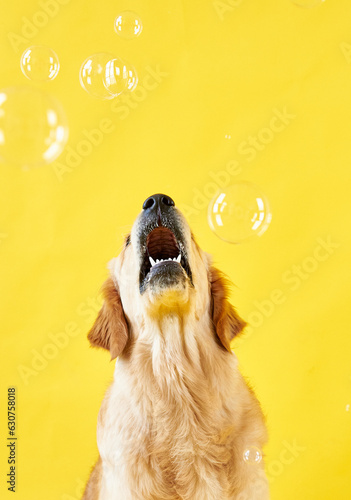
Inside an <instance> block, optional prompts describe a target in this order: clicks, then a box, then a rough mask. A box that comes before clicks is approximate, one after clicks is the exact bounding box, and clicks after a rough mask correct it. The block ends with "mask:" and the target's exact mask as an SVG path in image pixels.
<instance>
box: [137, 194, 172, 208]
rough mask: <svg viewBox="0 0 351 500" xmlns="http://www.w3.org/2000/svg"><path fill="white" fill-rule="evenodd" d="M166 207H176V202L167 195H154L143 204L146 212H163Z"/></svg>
mask: <svg viewBox="0 0 351 500" xmlns="http://www.w3.org/2000/svg"><path fill="white" fill-rule="evenodd" d="M165 207H174V201H173V200H172V198H170V197H169V196H167V195H166V194H153V195H152V196H149V198H147V199H146V200H145V201H144V203H143V209H144V210H147V209H148V208H156V209H157V208H160V209H161V210H162V208H165Z"/></svg>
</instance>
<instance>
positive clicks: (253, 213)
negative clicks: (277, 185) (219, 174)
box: [208, 181, 272, 243]
mask: <svg viewBox="0 0 351 500" xmlns="http://www.w3.org/2000/svg"><path fill="white" fill-rule="evenodd" d="M271 219H272V215H271V212H270V208H269V203H268V200H267V198H266V196H265V195H264V194H263V193H262V191H261V190H260V188H258V187H257V186H255V185H254V184H252V183H250V182H244V181H241V182H236V183H235V184H232V185H231V186H227V187H225V188H223V189H222V190H221V191H220V192H218V194H217V195H216V196H215V197H214V198H213V199H212V200H211V202H210V204H209V207H208V222H209V225H210V228H211V229H212V231H214V233H215V234H216V235H217V236H218V237H219V238H221V239H222V240H224V241H227V242H229V243H241V242H242V241H245V240H247V239H249V238H251V237H253V236H261V235H262V234H263V233H264V232H265V231H266V230H267V228H268V226H269V224H270V222H271Z"/></svg>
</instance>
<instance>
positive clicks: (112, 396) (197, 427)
mask: <svg viewBox="0 0 351 500" xmlns="http://www.w3.org/2000/svg"><path fill="white" fill-rule="evenodd" d="M183 225H184V231H186V232H187V240H188V244H189V249H190V250H189V255H190V257H189V258H190V263H191V268H192V272H193V280H194V287H189V286H187V287H176V286H175V287H173V288H172V289H170V290H163V291H162V293H161V292H160V293H156V292H155V293H151V291H148V292H147V293H144V294H143V295H141V294H140V293H139V289H138V264H137V254H136V250H135V247H136V245H137V239H136V235H135V234H134V233H135V232H134V229H133V230H132V234H131V243H130V244H129V245H127V246H126V247H125V248H124V249H123V251H122V253H121V254H120V255H119V257H117V258H116V259H114V260H113V262H112V264H111V276H110V277H109V278H108V280H107V281H106V283H105V285H104V289H103V290H104V299H105V301H104V305H103V307H102V309H101V311H100V313H99V315H98V317H97V319H96V322H95V324H94V325H93V327H92V329H91V331H90V333H89V336H88V338H89V340H90V342H91V344H92V345H94V346H99V347H102V348H105V349H108V350H109V351H110V353H111V358H112V359H114V358H116V357H118V359H117V361H116V368H115V376H114V381H113V383H112V385H111V387H110V388H109V389H108V391H107V394H106V396H105V399H104V401H103V403H102V406H101V410H100V413H99V417H98V429H97V440H98V448H99V452H100V457H99V460H98V462H97V464H96V466H95V468H94V470H93V472H92V474H91V476H90V479H89V481H88V484H87V487H86V490H85V493H84V495H83V500H268V498H269V494H268V485H267V480H266V477H265V474H264V471H263V461H262V462H261V463H259V464H248V463H246V462H245V461H244V460H243V454H244V451H245V450H246V449H248V448H250V447H252V446H255V447H258V448H260V449H262V447H263V445H264V443H265V441H266V429H265V425H264V421H263V417H262V412H261V409H260V406H259V403H258V401H257V399H256V397H255V396H254V394H253V392H252V391H251V390H250V389H249V388H248V386H247V385H246V383H245V381H244V380H243V378H242V376H241V374H240V373H239V370H238V367H237V359H236V357H235V355H234V353H233V352H232V351H231V348H230V341H231V340H232V339H233V338H234V337H235V336H236V335H237V334H239V333H240V331H241V330H242V329H243V327H244V326H245V322H244V321H243V320H242V319H240V317H239V316H238V314H237V313H236V311H235V309H234V308H233V307H232V306H231V305H230V304H229V302H228V300H227V283H226V281H225V279H224V278H223V276H222V275H221V273H220V272H219V271H218V270H216V269H215V268H214V267H213V266H212V265H211V262H210V258H209V256H208V254H206V253H205V252H203V251H202V250H201V249H200V248H199V247H198V245H197V244H196V242H195V240H194V238H193V237H192V235H191V233H190V230H189V229H188V226H187V224H186V222H185V221H184V222H183ZM133 247H134V248H133Z"/></svg>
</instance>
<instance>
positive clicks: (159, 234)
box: [140, 226, 191, 291]
mask: <svg viewBox="0 0 351 500" xmlns="http://www.w3.org/2000/svg"><path fill="white" fill-rule="evenodd" d="M179 268H183V269H184V271H185V273H186V274H187V276H188V278H189V279H190V281H191V271H190V267H189V263H188V259H187V257H186V253H185V249H184V244H183V243H182V242H181V241H180V240H177V238H176V236H175V235H174V233H173V231H171V229H169V228H167V227H164V226H158V227H156V228H155V229H153V230H152V231H151V232H150V233H149V234H148V236H147V238H146V250H145V254H144V258H143V262H142V265H141V269H140V288H141V291H142V290H143V289H144V287H145V284H146V282H147V281H148V279H149V278H151V276H152V274H153V273H156V272H162V271H163V270H164V271H167V272H168V273H172V272H175V273H176V272H179V270H180V269H179Z"/></svg>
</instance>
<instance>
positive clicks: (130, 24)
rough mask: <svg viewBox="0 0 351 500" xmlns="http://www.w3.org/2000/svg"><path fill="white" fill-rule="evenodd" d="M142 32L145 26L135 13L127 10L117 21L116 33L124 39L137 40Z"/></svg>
mask: <svg viewBox="0 0 351 500" xmlns="http://www.w3.org/2000/svg"><path fill="white" fill-rule="evenodd" d="M142 30H143V24H142V22H141V19H140V17H139V16H137V14H136V13H135V12H131V11H129V10H126V11H125V12H121V13H120V14H119V15H118V16H117V17H116V19H115V32H116V33H117V34H118V35H119V36H120V37H122V38H126V39H131V38H136V37H138V36H139V35H140V33H141V32H142Z"/></svg>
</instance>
